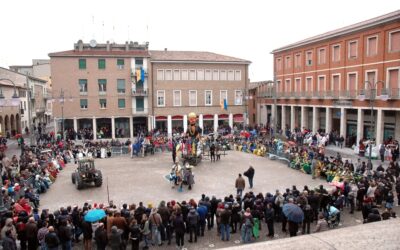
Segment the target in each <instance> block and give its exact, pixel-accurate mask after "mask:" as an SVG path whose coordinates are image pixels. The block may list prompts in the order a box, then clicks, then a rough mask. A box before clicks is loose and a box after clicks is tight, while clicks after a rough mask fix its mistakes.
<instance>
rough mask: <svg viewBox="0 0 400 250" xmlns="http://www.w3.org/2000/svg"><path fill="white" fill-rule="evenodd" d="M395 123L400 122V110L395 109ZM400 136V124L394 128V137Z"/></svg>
mask: <svg viewBox="0 0 400 250" xmlns="http://www.w3.org/2000/svg"><path fill="white" fill-rule="evenodd" d="M395 124H400V112H399V111H395ZM399 137H400V126H395V128H394V138H399Z"/></svg>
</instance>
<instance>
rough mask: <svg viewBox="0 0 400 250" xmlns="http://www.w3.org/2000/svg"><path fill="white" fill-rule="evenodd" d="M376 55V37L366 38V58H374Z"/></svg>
mask: <svg viewBox="0 0 400 250" xmlns="http://www.w3.org/2000/svg"><path fill="white" fill-rule="evenodd" d="M376 54H378V36H371V37H368V38H367V56H375V55H376Z"/></svg>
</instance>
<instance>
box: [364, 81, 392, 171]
mask: <svg viewBox="0 0 400 250" xmlns="http://www.w3.org/2000/svg"><path fill="white" fill-rule="evenodd" d="M380 83H382V84H383V86H384V84H385V82H383V81H377V82H374V81H373V80H372V81H365V84H364V85H365V86H368V89H369V92H370V95H369V106H370V108H371V111H370V112H371V123H370V136H369V137H370V138H369V148H368V149H369V151H368V165H367V171H368V176H370V171H371V170H372V159H371V158H372V140H373V138H374V135H375V117H374V101H375V97H376V91H377V86H378V84H380ZM365 90H367V89H366V88H365ZM382 97H383V98H382ZM381 98H382V99H386V97H385V95H382V96H381ZM359 99H360V100H361V101H364V100H365V92H364V93H361V94H360V96H359ZM375 143H376V138H375Z"/></svg>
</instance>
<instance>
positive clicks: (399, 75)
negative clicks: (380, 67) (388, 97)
mask: <svg viewBox="0 0 400 250" xmlns="http://www.w3.org/2000/svg"><path fill="white" fill-rule="evenodd" d="M387 78H388V81H387V82H388V84H389V88H390V89H392V90H394V91H397V92H396V93H398V89H399V87H400V68H391V69H388V71H387ZM394 91H393V92H394Z"/></svg>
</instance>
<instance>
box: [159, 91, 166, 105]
mask: <svg viewBox="0 0 400 250" xmlns="http://www.w3.org/2000/svg"><path fill="white" fill-rule="evenodd" d="M157 107H165V91H164V90H157Z"/></svg>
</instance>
